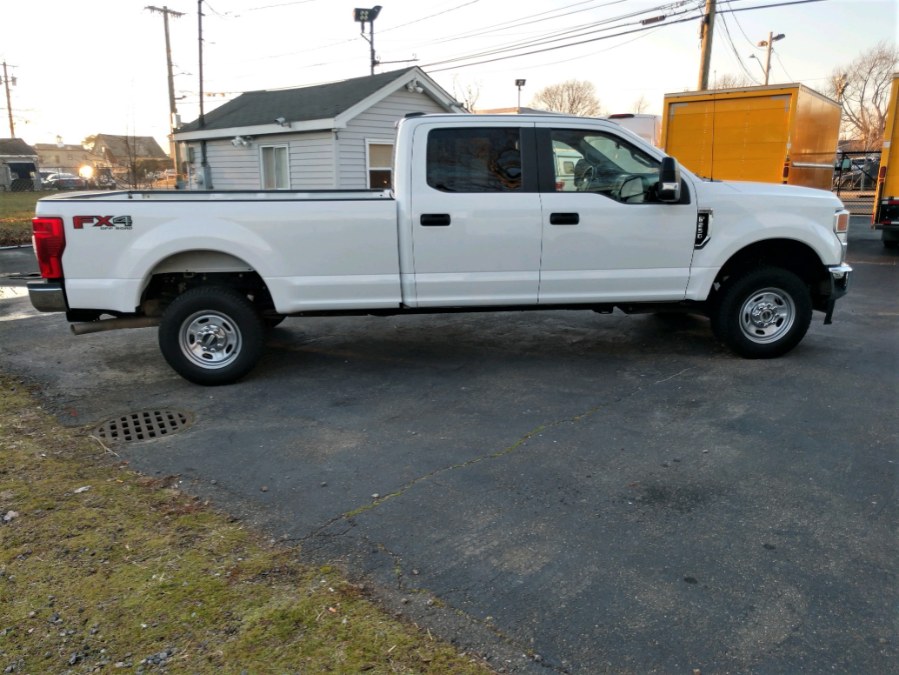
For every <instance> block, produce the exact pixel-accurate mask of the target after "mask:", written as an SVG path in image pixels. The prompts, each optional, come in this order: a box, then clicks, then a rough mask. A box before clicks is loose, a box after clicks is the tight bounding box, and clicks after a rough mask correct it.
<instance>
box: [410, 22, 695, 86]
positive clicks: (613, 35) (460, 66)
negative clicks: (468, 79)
mask: <svg viewBox="0 0 899 675" xmlns="http://www.w3.org/2000/svg"><path fill="white" fill-rule="evenodd" d="M685 21H695V19H694V18H693V17H689V18H686V19H678V20H675V21H669V22H667V23H666V24H665V25H669V26H670V25H673V24H676V23H684V22H685ZM658 27H659V26H658V25H653V26H642V27H641V28H635V29H633V30H626V31H621V32H620V33H614V34H612V35H601V36H599V37H594V38H590V39H589V40H581V41H580V42H572V43H568V44H564V45H557V46H555V47H546V48H544V49H535V50H532V51H529V52H523V53H521V54H512V55H510V56H498V57H496V58H494V59H484V60H482V61H475V62H473V63H466V64H463V65H456V66H449V67H447V68H436V69H433V70H432V71H431V72H435V73H439V72H443V71H444V70H452V69H453V68H468V67H471V66H479V65H482V64H484V63H493V62H495V61H505V60H508V59H514V58H519V57H522V56H530V55H532V54H542V53H544V52H551V51H555V50H557V49H565V48H566V47H574V46H577V45H583V44H589V43H591V42H598V41H599V40H609V39H611V38H615V37H620V36H622V35H630V34H632V33H642V32H643V31H646V30H653V29H655V28H658ZM444 63H448V62H444ZM430 65H431V64H426V65H424V66H423V67H424V68H429V67H430Z"/></svg>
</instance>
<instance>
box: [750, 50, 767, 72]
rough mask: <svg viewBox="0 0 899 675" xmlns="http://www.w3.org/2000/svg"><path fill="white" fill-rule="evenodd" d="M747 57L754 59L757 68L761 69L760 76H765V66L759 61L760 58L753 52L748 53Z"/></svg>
mask: <svg viewBox="0 0 899 675" xmlns="http://www.w3.org/2000/svg"><path fill="white" fill-rule="evenodd" d="M749 58H750V59H755V61H756V63H758V64H759V68H761V69H762V77H765V66H763V65H762V62H761V60H760V59H759V57H758V56H756V55H755V54H750V55H749Z"/></svg>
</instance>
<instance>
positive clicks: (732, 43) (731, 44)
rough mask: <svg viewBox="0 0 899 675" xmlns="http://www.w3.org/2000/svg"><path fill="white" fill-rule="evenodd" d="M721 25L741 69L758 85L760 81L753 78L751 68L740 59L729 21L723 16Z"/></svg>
mask: <svg viewBox="0 0 899 675" xmlns="http://www.w3.org/2000/svg"><path fill="white" fill-rule="evenodd" d="M721 25H722V26H723V27H724V35H725V37H726V38H727V42H728V44H729V45H730V48H731V51H733V53H734V58H736V59H737V63H738V64H739V65H740V68H742V69H743V72H744V73H745V74H746V76H747V77H748V78H749V79H750V80H752V81H753V82H754V83H755V84H758V80H756V79H755V78H754V77H753V76H752V73H750V72H749V68H747V67H746V64H745V63H743V59H742V58H740V54H739V52H738V51H737V46H736V45H735V44H734V40H733V38H732V37H731V34H730V28H729V27H728V25H727V21H726V20H725V17H724V16H723V15H722V17H721Z"/></svg>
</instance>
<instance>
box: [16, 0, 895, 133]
mask: <svg viewBox="0 0 899 675" xmlns="http://www.w3.org/2000/svg"><path fill="white" fill-rule="evenodd" d="M162 1H164V2H165V4H162ZM162 1H161V2H160V3H159V4H154V0H81V1H80V2H73V1H71V0H41V1H40V2H7V3H5V6H4V12H3V17H2V21H0V60H2V61H3V62H5V63H6V64H7V76H8V79H9V85H10V86H9V95H10V99H11V102H12V106H11V107H12V113H13V123H14V127H15V136H16V137H18V138H22V139H24V140H25V141H26V142H28V143H32V144H34V143H55V142H59V141H60V140H61V142H63V143H68V144H79V143H81V141H82V140H83V139H84V138H85V137H87V136H89V135H92V134H97V133H105V134H127V135H136V136H153V137H155V138H156V139H157V140H158V141H159V143H160V145H161V146H162V147H163V148H164V149H166V150H168V143H167V141H166V137H167V134H168V133H169V123H170V122H169V120H170V115H169V97H168V81H167V75H166V52H165V31H164V22H163V15H162V14H161V13H159V12H155V11H152V10H151V9H148V7H156V8H159V9H162V8H163V7H167V8H168V9H169V10H172V11H173V12H179V13H182V14H183V16H175V15H173V14H170V15H169V17H170V18H169V30H170V39H171V52H172V61H173V64H174V73H175V78H174V79H175V95H176V97H177V99H178V100H177V107H178V113H179V115H180V117H181V120H182V121H183V122H185V123H186V122H189V121H192V120H194V119H196V118H197V116H198V115H199V110H200V108H199V106H200V97H199V92H200V77H199V74H200V68H199V54H200V49H199V44H200V41H199V28H200V24H201V21H200V20H199V18H198V7H202V13H203V17H202V35H203V41H202V45H203V49H202V54H203V91H204V92H205V95H204V97H203V105H204V109H205V112H209V111H211V110H212V109H214V108H215V107H217V106H219V105H221V104H222V103H224V102H226V101H228V100H230V99H231V98H234V97H235V96H237V95H239V94H240V93H241V92H244V91H252V90H258V89H277V88H287V87H298V86H304V85H311V84H319V83H323V82H333V81H337V80H344V79H348V78H352V77H359V76H363V75H367V74H369V72H370V51H369V44H368V42H367V41H366V40H365V39H364V38H363V37H362V36H361V35H360V28H361V25H360V24H359V23H356V22H355V21H354V18H353V9H354V8H356V7H363V8H368V7H372V6H374V3H372V4H371V5H369V4H360V3H359V2H358V0H357V1H354V0H350V1H345V0H208V1H207V0H162ZM376 2H380V3H381V4H382V9H381V12H380V14H379V16H378V17H377V19H376V20H375V22H374V44H375V51H376V54H377V58H378V59H379V60H380V61H381V62H382V64H383V65H380V66H378V67H377V70H376V72H384V71H386V70H394V69H400V68H405V67H408V66H411V65H418V66H420V67H422V68H423V69H424V70H425V71H426V72H427V73H428V74H429V75H431V76H432V77H433V78H434V79H435V80H436V81H437V83H438V84H439V85H440V86H442V87H443V88H444V89H446V90H447V91H448V92H449V93H450V94H453V95H455V96H456V98H457V99H459V100H463V99H464V98H465V92H477V101H476V106H477V107H478V108H501V107H513V106H516V105H517V104H518V96H519V90H518V88H517V87H516V86H515V80H516V79H525V81H526V83H525V85H524V87H522V89H521V92H520V95H521V104H522V105H524V106H526V105H528V104H529V103H530V101H531V99H532V98H533V96H534V95H535V94H536V93H537V92H538V91H539V90H540V89H541V88H543V87H546V86H549V85H552V84H558V83H560V82H563V81H565V80H570V79H577V80H586V81H589V82H592V83H593V85H594V87H595V90H596V94H597V97H598V98H599V100H600V103H601V105H602V107H603V109H604V111H605V112H606V113H610V114H611V113H621V112H634V110H635V106H636V104H637V102H638V101H640V100H642V101H643V102H644V103H645V106H646V108H645V110H644V112H647V113H659V112H661V109H662V102H663V98H664V94H665V93H666V92H680V91H688V90H694V89H696V88H697V82H698V75H699V64H700V56H701V51H700V40H699V26H700V17H701V15H702V8H703V7H704V5H705V0H667V1H666V0H580V1H578V0H541V1H540V2H525V1H521V0H519V1H517V2H510V1H509V0H433V1H431V2H421V1H420V0H376ZM786 3H796V4H786ZM766 5H767V7H766ZM718 12H719V13H718V16H717V20H716V22H715V30H714V39H713V51H712V63H711V68H710V80H711V81H714V80H715V78H716V77H719V78H720V77H723V76H725V75H730V76H748V77H752V78H754V79H755V80H756V81H758V82H761V81H762V80H763V78H764V62H765V49H764V48H761V47H758V46H757V43H758V42H759V41H761V40H766V39H767V37H768V34H769V32H770V33H773V34H774V35H779V34H783V35H784V37H783V38H782V39H780V40H778V41H776V42H774V53H773V55H772V58H771V73H770V82H771V84H777V83H787V82H801V83H802V84H805V85H807V86H809V87H811V88H813V89H817V90H820V91H824V90H825V89H826V86H827V82H828V79H829V77H830V75H831V74H832V73H833V71H834V70H835V69H836V68H838V67H839V66H842V65H846V64H848V63H849V62H851V61H852V60H853V59H854V58H856V57H857V56H858V55H859V54H861V53H862V52H864V51H866V50H868V49H870V48H871V47H873V46H874V45H876V44H877V43H878V42H880V41H886V42H887V43H889V44H891V45H894V46H895V44H896V42H897V39H899V0H802V1H800V2H797V0H718ZM659 16H665V17H666V18H665V19H664V20H663V21H660V22H656V23H651V24H648V25H645V24H643V23H641V22H642V20H645V19H648V18H652V17H659ZM366 35H367V27H366ZM575 42H577V43H580V44H576V45H572V44H571V43H575ZM508 48H512V51H509V50H508ZM503 50H505V51H503ZM526 52H531V53H526ZM750 55H753V56H755V58H749V57H750ZM412 59H417V60H415V61H412ZM388 62H392V63H388ZM0 67H2V66H0ZM0 75H2V71H0ZM0 108H2V113H3V117H2V118H0V125H2V126H0V137H8V136H9V124H8V114H7V111H8V106H7V104H6V100H5V98H4V97H3V94H0Z"/></svg>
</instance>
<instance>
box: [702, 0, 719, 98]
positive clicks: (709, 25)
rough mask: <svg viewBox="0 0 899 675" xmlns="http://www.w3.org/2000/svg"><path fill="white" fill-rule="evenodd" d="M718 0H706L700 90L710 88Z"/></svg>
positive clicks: (703, 20)
mask: <svg viewBox="0 0 899 675" xmlns="http://www.w3.org/2000/svg"><path fill="white" fill-rule="evenodd" d="M716 2H717V0H705V14H704V15H703V16H702V25H701V26H700V28H699V36H700V39H701V40H702V59H701V61H700V64H699V90H700V91H704V90H706V89H708V88H709V66H711V64H712V35H713V33H714V32H715V10H716Z"/></svg>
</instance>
